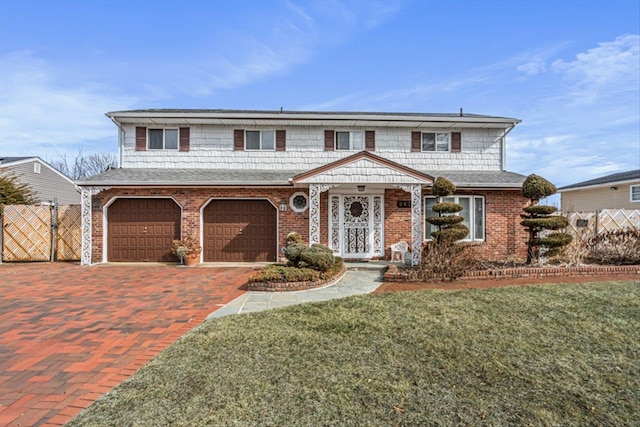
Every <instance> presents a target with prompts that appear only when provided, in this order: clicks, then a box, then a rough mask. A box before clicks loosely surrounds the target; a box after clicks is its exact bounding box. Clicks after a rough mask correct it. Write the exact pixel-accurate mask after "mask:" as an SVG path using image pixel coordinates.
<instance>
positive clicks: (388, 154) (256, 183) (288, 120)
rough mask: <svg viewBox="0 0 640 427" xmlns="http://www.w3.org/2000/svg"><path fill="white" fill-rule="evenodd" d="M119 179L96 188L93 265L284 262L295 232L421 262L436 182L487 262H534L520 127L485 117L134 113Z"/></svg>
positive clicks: (373, 254) (86, 196) (91, 220)
mask: <svg viewBox="0 0 640 427" xmlns="http://www.w3.org/2000/svg"><path fill="white" fill-rule="evenodd" d="M106 115H107V117H109V118H111V120H112V121H113V122H114V123H115V124H116V125H117V127H118V135H119V156H120V159H119V160H120V162H119V164H120V165H121V167H119V168H116V169H112V170H109V171H107V172H105V173H103V174H101V175H97V176H92V177H89V178H84V179H82V180H81V181H78V182H77V184H78V185H79V186H81V188H82V194H83V220H84V224H83V229H84V233H83V242H84V243H83V258H82V261H83V263H85V264H87V263H91V262H107V261H167V260H170V259H171V255H170V253H169V244H170V241H171V239H172V238H174V237H178V236H180V235H182V236H185V235H193V236H195V237H197V238H198V239H199V241H200V242H202V246H203V251H202V261H204V262H220V261H233V262H242V261H276V260H278V259H279V254H280V250H281V248H282V247H283V246H284V244H285V241H286V237H287V235H288V234H289V233H290V232H294V231H295V232H298V233H300V234H301V235H302V237H303V238H304V240H305V241H306V242H307V243H309V244H313V243H322V244H325V245H327V246H329V247H330V248H332V249H333V250H334V251H335V252H336V253H337V254H339V255H341V256H343V257H344V258H347V259H375V258H389V255H390V251H389V246H390V245H391V244H393V243H395V242H398V241H401V240H404V241H407V242H409V244H410V246H411V249H412V256H411V259H412V261H413V262H414V263H417V262H419V259H420V252H421V245H422V243H423V241H424V238H428V237H430V231H431V230H430V225H429V224H427V223H426V222H425V216H428V215H431V214H432V212H431V206H432V205H433V198H432V197H431V196H430V187H431V184H432V182H433V180H434V179H435V178H436V177H438V176H444V177H446V178H448V179H450V180H451V181H453V182H454V183H455V184H456V186H457V187H458V190H457V192H456V194H455V195H454V197H452V198H451V200H455V201H456V202H458V203H460V204H461V205H462V206H464V210H463V211H462V212H461V213H460V214H461V215H463V216H464V217H465V224H466V225H467V226H468V227H469V229H470V233H469V235H468V236H467V239H466V240H468V241H470V242H475V243H477V244H478V245H479V247H480V248H481V250H482V252H483V254H484V256H485V258H487V259H505V258H507V257H509V256H512V255H514V254H516V255H523V254H524V250H525V247H524V241H525V235H524V229H523V227H521V226H520V225H519V214H520V213H521V209H522V207H523V206H524V205H525V204H526V200H525V199H524V198H523V197H522V196H521V193H520V189H521V185H522V182H523V181H524V178H525V177H524V176H522V175H519V174H516V173H512V172H507V171H505V137H506V135H507V134H508V133H509V131H511V129H513V127H514V126H515V125H516V124H518V123H519V122H520V120H517V119H512V118H505V117H491V116H482V115H473V114H464V115H463V114H462V113H460V114H417V113H357V112H302V111H299V112H298V111H234V110H133V111H117V112H111V113H107V114H106Z"/></svg>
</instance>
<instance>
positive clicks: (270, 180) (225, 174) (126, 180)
mask: <svg viewBox="0 0 640 427" xmlns="http://www.w3.org/2000/svg"><path fill="white" fill-rule="evenodd" d="M303 172H305V171H303V170H297V171H295V170H288V171H279V170H278V171H274V170H253V169H240V170H234V169H151V168H149V169H143V168H117V169H111V170H108V171H106V172H104V173H102V174H100V175H95V176H91V177H87V178H83V179H81V180H79V181H77V182H76V184H78V185H83V186H104V187H108V186H226V185H243V186H286V185H291V183H290V182H289V179H290V178H292V177H294V176H296V175H299V174H301V173H303ZM422 172H424V173H426V174H428V175H431V176H433V177H438V176H444V177H446V178H448V179H450V180H451V181H452V182H453V183H454V184H456V185H457V186H458V187H496V188H497V187H500V188H514V187H520V186H522V183H523V182H524V179H525V178H526V177H525V176H524V175H520V174H517V173H514V172H507V171H422Z"/></svg>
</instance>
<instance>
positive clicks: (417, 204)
mask: <svg viewBox="0 0 640 427" xmlns="http://www.w3.org/2000/svg"><path fill="white" fill-rule="evenodd" d="M396 187H398V188H400V189H402V190H404V191H406V192H407V193H411V265H414V266H415V265H418V264H420V258H421V255H422V187H421V186H420V184H398V185H396Z"/></svg>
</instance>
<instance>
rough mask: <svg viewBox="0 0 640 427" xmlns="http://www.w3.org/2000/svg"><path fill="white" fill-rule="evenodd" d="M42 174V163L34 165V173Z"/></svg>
mask: <svg viewBox="0 0 640 427" xmlns="http://www.w3.org/2000/svg"><path fill="white" fill-rule="evenodd" d="M40 172H42V165H41V164H40V163H37V162H36V163H34V164H33V173H40Z"/></svg>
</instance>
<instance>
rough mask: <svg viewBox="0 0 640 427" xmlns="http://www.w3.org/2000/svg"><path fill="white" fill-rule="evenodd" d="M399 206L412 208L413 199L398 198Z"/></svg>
mask: <svg viewBox="0 0 640 427" xmlns="http://www.w3.org/2000/svg"><path fill="white" fill-rule="evenodd" d="M398 207H399V208H411V200H398Z"/></svg>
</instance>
